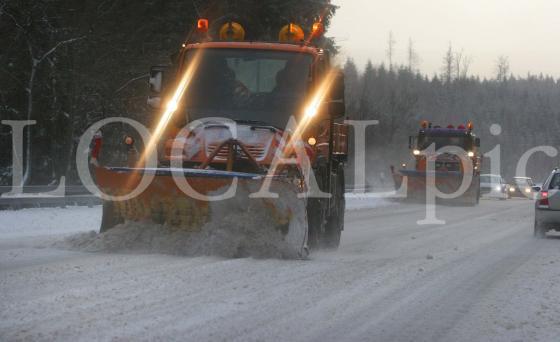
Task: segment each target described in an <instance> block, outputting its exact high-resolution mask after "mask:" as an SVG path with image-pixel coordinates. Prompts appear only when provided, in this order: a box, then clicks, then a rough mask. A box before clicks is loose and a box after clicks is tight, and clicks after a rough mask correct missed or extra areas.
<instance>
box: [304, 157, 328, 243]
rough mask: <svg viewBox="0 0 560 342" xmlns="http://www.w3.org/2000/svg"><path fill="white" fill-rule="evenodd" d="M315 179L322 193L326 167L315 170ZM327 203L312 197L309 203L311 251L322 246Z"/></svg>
mask: <svg viewBox="0 0 560 342" xmlns="http://www.w3.org/2000/svg"><path fill="white" fill-rule="evenodd" d="M314 172H315V179H316V180H317V184H318V185H319V188H320V189H321V191H324V190H325V188H326V179H327V178H326V177H327V175H326V174H325V173H326V171H325V167H319V168H317V169H315V170H314ZM326 206H327V201H326V199H324V198H315V197H310V198H309V199H308V202H307V223H308V227H309V230H308V239H307V244H308V246H309V248H310V249H312V250H313V249H316V248H319V247H320V246H321V238H322V236H323V235H324V233H325V229H326V227H325V225H326V222H327V219H326Z"/></svg>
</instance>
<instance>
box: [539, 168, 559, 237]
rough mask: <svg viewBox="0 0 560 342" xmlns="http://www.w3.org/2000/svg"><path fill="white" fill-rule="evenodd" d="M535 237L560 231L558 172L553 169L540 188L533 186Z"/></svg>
mask: <svg viewBox="0 0 560 342" xmlns="http://www.w3.org/2000/svg"><path fill="white" fill-rule="evenodd" d="M533 190H534V191H536V192H537V196H536V197H537V199H536V201H535V233H534V234H535V236H536V237H539V238H544V237H545V236H546V233H547V232H548V231H549V230H556V231H560V170H559V169H557V168H556V169H554V170H553V171H552V173H551V174H550V176H548V178H547V180H546V181H545V182H544V183H543V185H542V187H538V186H535V187H534V189H533Z"/></svg>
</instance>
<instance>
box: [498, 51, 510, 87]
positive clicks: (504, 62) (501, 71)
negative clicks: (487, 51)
mask: <svg viewBox="0 0 560 342" xmlns="http://www.w3.org/2000/svg"><path fill="white" fill-rule="evenodd" d="M508 74H509V58H508V57H507V56H504V55H501V56H499V57H498V60H497V61H496V80H498V81H507V77H508Z"/></svg>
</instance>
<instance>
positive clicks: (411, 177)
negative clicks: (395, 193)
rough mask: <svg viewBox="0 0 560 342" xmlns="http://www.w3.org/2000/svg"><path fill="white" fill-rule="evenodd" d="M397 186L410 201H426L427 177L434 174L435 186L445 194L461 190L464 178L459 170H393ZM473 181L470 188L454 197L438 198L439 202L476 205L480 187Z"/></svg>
mask: <svg viewBox="0 0 560 342" xmlns="http://www.w3.org/2000/svg"><path fill="white" fill-rule="evenodd" d="M392 175H393V180H394V182H395V188H396V189H397V190H399V189H400V190H401V191H403V192H404V194H405V200H406V201H410V202H417V203H425V202H426V189H427V188H426V182H427V177H428V176H431V175H433V176H434V177H435V186H436V188H437V190H439V191H440V192H442V193H445V194H452V193H455V192H456V191H457V190H459V187H460V186H461V182H462V180H463V174H462V173H461V172H458V171H445V172H443V171H435V172H433V173H431V174H430V173H428V172H425V171H417V170H398V171H397V172H395V171H394V170H392ZM404 179H406V189H401V186H402V184H403V181H404ZM475 184H476V182H473V183H472V184H471V185H470V186H469V188H468V190H467V191H466V192H465V193H463V194H461V195H460V196H458V197H457V198H452V199H443V198H439V197H438V198H437V203H441V204H466V205H476V204H477V203H478V198H479V194H478V187H477V186H475Z"/></svg>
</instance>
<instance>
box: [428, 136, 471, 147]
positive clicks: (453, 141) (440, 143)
mask: <svg viewBox="0 0 560 342" xmlns="http://www.w3.org/2000/svg"><path fill="white" fill-rule="evenodd" d="M434 143H435V144H436V150H438V149H440V148H442V147H446V146H458V147H461V148H463V149H465V150H468V149H470V148H471V145H470V139H468V137H467V136H427V135H420V136H419V137H418V148H419V149H421V150H425V149H427V148H428V147H430V145H431V144H434Z"/></svg>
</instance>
